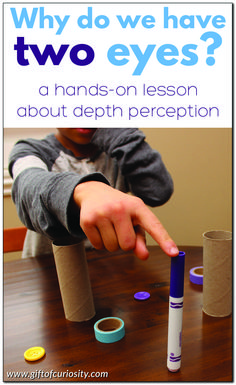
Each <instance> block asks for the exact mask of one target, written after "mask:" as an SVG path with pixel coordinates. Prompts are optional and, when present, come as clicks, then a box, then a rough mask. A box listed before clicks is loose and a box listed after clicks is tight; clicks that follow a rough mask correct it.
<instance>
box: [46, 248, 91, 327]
mask: <svg viewBox="0 0 236 385" xmlns="http://www.w3.org/2000/svg"><path fill="white" fill-rule="evenodd" d="M53 253H54V259H55V264H56V270H57V275H58V281H59V286H60V291H61V297H62V303H63V307H64V312H65V317H66V319H68V320H70V321H76V322H82V321H87V320H89V319H91V318H92V317H94V315H95V308H94V302H93V293H92V289H91V283H90V277H89V272H88V264H87V259H86V253H85V248H84V244H83V242H81V243H77V244H73V245H68V246H59V245H55V244H53Z"/></svg>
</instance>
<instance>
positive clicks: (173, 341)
mask: <svg viewBox="0 0 236 385" xmlns="http://www.w3.org/2000/svg"><path fill="white" fill-rule="evenodd" d="M184 262H185V253H184V252H183V251H180V252H179V255H178V256H177V257H172V258H171V271H170V297H169V320H168V347H167V368H168V370H169V371H170V372H177V371H178V370H179V369H180V366H181V344H182V321H183V300H184Z"/></svg>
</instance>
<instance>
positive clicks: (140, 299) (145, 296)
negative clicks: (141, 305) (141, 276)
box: [134, 291, 150, 301]
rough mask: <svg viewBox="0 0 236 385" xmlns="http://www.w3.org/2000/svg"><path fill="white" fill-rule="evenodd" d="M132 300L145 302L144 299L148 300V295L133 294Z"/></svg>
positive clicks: (140, 292)
mask: <svg viewBox="0 0 236 385" xmlns="http://www.w3.org/2000/svg"><path fill="white" fill-rule="evenodd" d="M134 298H135V299H137V300H138V301H146V299H148V298H150V294H149V293H148V292H147V291H139V292H138V293H135V294H134Z"/></svg>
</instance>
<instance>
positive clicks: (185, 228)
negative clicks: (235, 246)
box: [143, 128, 232, 245]
mask: <svg viewBox="0 0 236 385" xmlns="http://www.w3.org/2000/svg"><path fill="white" fill-rule="evenodd" d="M143 131H144V132H145V134H146V136H147V141H148V142H149V143H150V144H151V145H152V147H153V148H156V149H158V150H159V151H160V152H161V154H162V158H163V160H164V162H165V164H166V165H167V167H168V169H169V171H170V173H171V175H172V177H173V180H174V186H175V191H174V194H173V196H172V197H171V199H170V200H169V202H167V203H166V204H165V205H164V206H161V207H159V208H156V209H154V212H155V214H156V215H157V216H158V218H159V219H160V220H161V222H162V223H163V224H164V225H165V227H166V228H167V230H168V232H169V234H170V235H171V236H172V237H173V238H174V240H175V241H176V242H177V244H178V245H202V237H201V235H202V233H203V232H204V231H207V230H211V229H224V230H230V231H231V224H232V130H231V129H228V128H221V129H220V128H219V129H218V128H217V129H213V128H209V129H205V128H200V129H199V128H196V129H193V128H186V129H185V128H184V129H176V128H169V129H167V128H165V129H153V128H150V129H143ZM148 241H149V243H150V242H151V243H152V241H151V240H150V238H148Z"/></svg>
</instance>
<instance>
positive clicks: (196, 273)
mask: <svg viewBox="0 0 236 385" xmlns="http://www.w3.org/2000/svg"><path fill="white" fill-rule="evenodd" d="M189 279H190V281H191V282H192V283H195V284H197V285H203V266H197V267H193V268H192V269H191V270H190V272H189Z"/></svg>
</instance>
